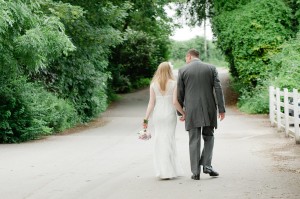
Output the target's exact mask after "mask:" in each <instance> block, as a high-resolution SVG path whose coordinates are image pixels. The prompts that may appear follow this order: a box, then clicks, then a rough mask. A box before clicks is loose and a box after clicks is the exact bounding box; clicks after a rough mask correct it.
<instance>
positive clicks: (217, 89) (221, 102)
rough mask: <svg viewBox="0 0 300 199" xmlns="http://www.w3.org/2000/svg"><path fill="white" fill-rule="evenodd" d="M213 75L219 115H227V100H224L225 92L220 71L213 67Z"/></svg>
mask: <svg viewBox="0 0 300 199" xmlns="http://www.w3.org/2000/svg"><path fill="white" fill-rule="evenodd" d="M213 75H214V89H215V94H216V100H217V105H218V109H219V113H225V100H224V95H223V90H222V86H221V82H220V79H219V75H218V71H217V69H216V68H215V67H213Z"/></svg>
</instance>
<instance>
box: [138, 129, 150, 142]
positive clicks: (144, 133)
mask: <svg viewBox="0 0 300 199" xmlns="http://www.w3.org/2000/svg"><path fill="white" fill-rule="evenodd" d="M138 135H139V139H141V140H149V139H151V134H150V133H149V132H147V129H143V130H140V131H139V132H138Z"/></svg>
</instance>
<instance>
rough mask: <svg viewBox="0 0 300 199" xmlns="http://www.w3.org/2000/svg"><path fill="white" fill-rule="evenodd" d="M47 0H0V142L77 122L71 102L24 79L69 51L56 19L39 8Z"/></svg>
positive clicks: (70, 48)
mask: <svg viewBox="0 0 300 199" xmlns="http://www.w3.org/2000/svg"><path fill="white" fill-rule="evenodd" d="M51 2H52V1H50V0H47V1H41V0H16V1H3V0H0V16H1V17H0V51H1V53H0V71H1V73H0V84H1V88H0V96H1V100H0V142H1V143H3V142H10V143H11V142H20V141H26V140H29V139H36V138H38V137H40V136H42V135H48V134H50V133H52V132H56V131H61V130H63V129H65V128H68V127H70V126H72V125H74V124H75V122H77V121H78V120H77V119H76V118H77V114H76V112H75V109H74V108H73V106H72V105H70V104H69V103H68V102H66V101H64V100H63V99H58V98H57V97H56V96H54V95H53V94H50V93H48V92H47V91H45V90H44V89H43V88H42V87H41V86H39V85H38V84H37V83H29V82H27V81H26V80H25V79H27V78H25V77H26V76H28V75H30V74H34V73H35V72H36V71H38V70H41V69H45V68H46V67H47V65H49V63H51V62H53V61H54V60H57V59H58V58H60V57H61V56H66V55H67V54H68V53H69V52H71V51H74V50H75V47H74V45H73V44H72V42H71V40H70V38H69V37H68V36H67V35H66V34H65V28H64V26H63V24H62V23H61V21H60V20H59V18H58V17H56V16H54V15H51V14H47V13H45V12H43V11H42V8H41V7H42V5H46V4H48V3H51ZM68 6H69V7H70V8H71V7H72V6H71V5H68ZM23 77H24V78H23ZM50 109H51V110H50Z"/></svg>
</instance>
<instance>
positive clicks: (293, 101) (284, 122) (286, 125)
mask: <svg viewBox="0 0 300 199" xmlns="http://www.w3.org/2000/svg"><path fill="white" fill-rule="evenodd" d="M269 96H270V103H269V106H270V107H269V108H270V121H271V125H272V126H277V130H278V131H284V132H285V135H286V137H289V136H293V137H294V138H295V141H296V143H297V144H300V131H299V123H300V119H299V114H300V108H299V102H300V95H299V93H298V91H297V89H293V92H288V89H286V88H285V89H283V91H281V90H280V89H279V88H274V87H273V86H270V87H269ZM291 113H293V114H291Z"/></svg>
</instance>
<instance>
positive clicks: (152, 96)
mask: <svg viewBox="0 0 300 199" xmlns="http://www.w3.org/2000/svg"><path fill="white" fill-rule="evenodd" d="M154 105H155V93H154V90H153V87H152V86H150V98H149V103H148V107H147V111H146V116H145V120H148V119H149V117H150V115H151V113H152V111H153V109H154Z"/></svg>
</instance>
